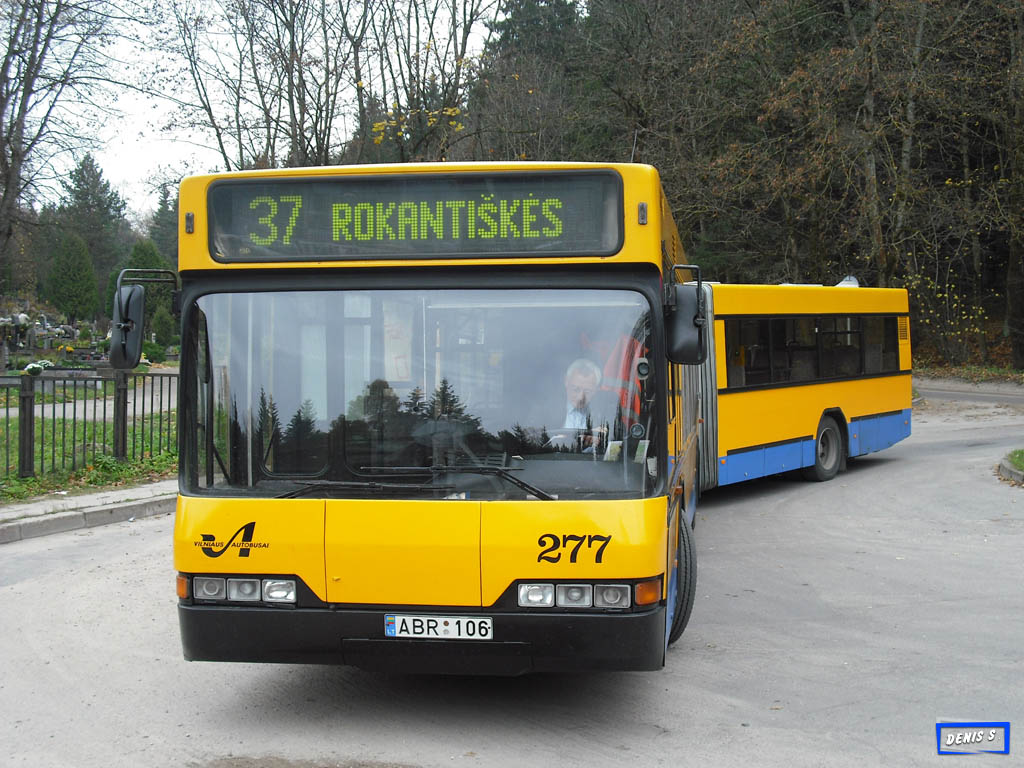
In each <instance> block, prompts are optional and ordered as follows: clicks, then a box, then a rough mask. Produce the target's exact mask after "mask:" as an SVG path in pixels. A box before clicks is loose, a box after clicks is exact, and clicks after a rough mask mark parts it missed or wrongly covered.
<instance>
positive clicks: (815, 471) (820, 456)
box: [804, 416, 843, 482]
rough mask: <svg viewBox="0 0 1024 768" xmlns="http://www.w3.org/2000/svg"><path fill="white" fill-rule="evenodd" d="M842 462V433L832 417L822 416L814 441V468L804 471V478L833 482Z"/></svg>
mask: <svg viewBox="0 0 1024 768" xmlns="http://www.w3.org/2000/svg"><path fill="white" fill-rule="evenodd" d="M842 460H843V439H842V433H841V432H840V431H839V427H838V426H837V425H836V420H835V419H833V418H832V417H831V416H822V417H821V421H820V422H819V423H818V434H817V437H816V438H815V440H814V466H813V467H807V468H805V469H804V477H806V478H807V479H808V480H816V481H818V482H825V481H826V480H831V479H832V478H833V477H835V476H836V473H837V472H838V471H839V465H840V464H841V463H842Z"/></svg>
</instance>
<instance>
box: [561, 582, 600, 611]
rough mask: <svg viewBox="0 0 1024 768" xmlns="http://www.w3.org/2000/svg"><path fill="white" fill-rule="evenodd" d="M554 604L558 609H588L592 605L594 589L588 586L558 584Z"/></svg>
mask: <svg viewBox="0 0 1024 768" xmlns="http://www.w3.org/2000/svg"><path fill="white" fill-rule="evenodd" d="M555 603H556V604H557V605H558V606H559V607H560V608H589V607H590V606H591V605H593V603H594V588H593V587H592V586H590V585H589V584H559V585H558V586H557V587H555Z"/></svg>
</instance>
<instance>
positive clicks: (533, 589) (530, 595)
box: [519, 584, 555, 608]
mask: <svg viewBox="0 0 1024 768" xmlns="http://www.w3.org/2000/svg"><path fill="white" fill-rule="evenodd" d="M554 604H555V585H554V584H520V585H519V605H520V607H522V608H550V607H551V606H552V605H554Z"/></svg>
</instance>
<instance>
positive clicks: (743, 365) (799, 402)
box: [700, 284, 912, 489]
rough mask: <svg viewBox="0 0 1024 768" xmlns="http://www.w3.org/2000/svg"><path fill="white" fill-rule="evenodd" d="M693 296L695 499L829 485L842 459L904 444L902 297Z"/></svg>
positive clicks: (838, 292)
mask: <svg viewBox="0 0 1024 768" xmlns="http://www.w3.org/2000/svg"><path fill="white" fill-rule="evenodd" d="M705 287H706V294H707V299H708V303H709V305H710V306H711V307H712V308H711V309H710V314H711V317H712V318H713V320H712V325H713V329H714V335H713V340H712V343H713V345H714V348H713V350H712V351H711V353H710V354H709V356H708V361H707V362H706V363H705V365H704V366H703V369H702V371H701V374H700V375H701V376H702V377H703V378H702V381H703V391H704V394H705V399H704V402H703V410H704V417H705V424H704V426H703V428H702V429H703V431H702V434H701V441H702V462H701V473H702V478H701V485H702V487H703V488H705V489H707V488H713V487H715V486H720V485H729V484H732V483H736V482H742V481H744V480H751V479H754V478H758V477H764V476H766V475H772V474H778V473H782V472H789V471H793V470H801V471H802V473H803V474H804V475H805V476H806V477H807V478H808V479H812V480H829V479H831V478H832V477H834V476H835V474H836V473H837V472H838V471H840V469H841V468H842V467H843V466H845V462H846V460H847V459H848V458H851V457H855V456H862V455H865V454H868V453H873V452H875V451H880V450H883V449H885V448H888V447H889V446H892V445H894V444H895V443H897V442H899V441H900V440H903V439H905V438H907V437H909V435H910V431H911V421H912V417H911V350H910V331H909V327H910V325H909V312H908V303H907V293H906V291H905V290H902V289H879V288H860V287H846V286H834V287H823V286H803V285H780V286H761V285H725V284H708V285H706V286H705Z"/></svg>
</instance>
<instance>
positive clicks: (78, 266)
mask: <svg viewBox="0 0 1024 768" xmlns="http://www.w3.org/2000/svg"><path fill="white" fill-rule="evenodd" d="M47 293H48V294H49V296H50V299H51V300H52V301H53V303H54V305H55V306H56V307H57V309H59V310H60V311H61V312H63V313H64V314H66V315H67V316H68V322H69V323H74V322H75V321H76V320H79V319H81V318H85V317H92V315H93V314H94V313H95V311H96V283H95V281H94V280H93V278H92V264H90V262H89V252H88V250H87V249H86V247H85V241H84V240H82V238H81V237H79V236H78V235H75V234H67V235H65V236H64V238H63V239H62V240H61V242H60V245H59V246H58V247H57V251H56V253H55V254H54V259H53V269H52V270H51V271H50V280H49V289H48V291H47Z"/></svg>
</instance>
